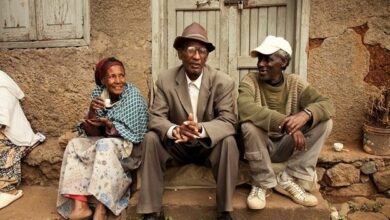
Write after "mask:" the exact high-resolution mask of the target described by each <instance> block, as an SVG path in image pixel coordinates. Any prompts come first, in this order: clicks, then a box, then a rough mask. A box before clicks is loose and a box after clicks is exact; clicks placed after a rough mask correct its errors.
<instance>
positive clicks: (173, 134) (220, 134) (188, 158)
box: [137, 23, 239, 219]
mask: <svg viewBox="0 0 390 220" xmlns="http://www.w3.org/2000/svg"><path fill="white" fill-rule="evenodd" d="M173 47H174V48H175V49H176V50H177V53H178V57H179V59H180V60H181V61H182V64H181V65H180V66H177V67H174V68H172V69H169V70H167V71H165V72H162V73H160V74H159V79H158V80H157V82H156V87H157V90H156V94H155V97H154V103H153V105H152V106H151V108H150V113H149V130H150V131H149V132H148V133H147V134H146V135H145V138H144V141H143V143H142V146H143V164H142V166H141V172H142V175H141V190H140V197H139V201H138V207H137V212H138V213H140V214H143V215H144V218H143V219H164V213H163V211H162V196H163V191H164V179H163V172H164V170H165V169H166V167H169V166H181V165H184V164H189V163H195V164H198V165H204V166H207V167H210V168H211V169H212V172H213V175H214V178H215V181H216V200H217V211H218V214H217V219H232V218H231V216H230V212H231V211H233V208H232V197H233V193H234V190H235V184H236V178H237V173H238V158H239V152H238V148H237V145H236V141H235V139H234V137H233V135H234V134H235V126H236V123H237V118H236V115H235V114H234V111H233V102H234V100H233V95H232V94H233V93H234V92H233V91H234V82H233V81H232V79H230V78H229V77H228V75H227V74H225V73H223V72H221V71H218V70H216V69H213V68H212V67H210V66H208V65H206V61H207V57H208V55H209V53H210V52H211V51H213V50H214V49H215V47H214V45H213V44H212V43H210V42H209V41H208V39H207V32H206V30H205V29H204V28H203V27H202V26H201V25H200V24H198V23H192V24H191V25H189V26H187V27H186V28H185V29H184V31H183V33H182V35H181V36H178V37H176V39H175V42H174V44H173ZM184 199H185V198H184Z"/></svg>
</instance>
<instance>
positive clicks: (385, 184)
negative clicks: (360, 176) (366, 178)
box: [373, 170, 390, 192]
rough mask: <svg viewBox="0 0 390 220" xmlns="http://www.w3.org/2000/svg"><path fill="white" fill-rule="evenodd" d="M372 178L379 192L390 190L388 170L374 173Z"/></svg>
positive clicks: (389, 172) (389, 173) (389, 171)
mask: <svg viewBox="0 0 390 220" xmlns="http://www.w3.org/2000/svg"><path fill="white" fill-rule="evenodd" d="M373 177H374V182H375V185H376V187H377V188H378V191H379V192H384V191H387V190H389V189H390V170H385V171H379V172H376V173H375V174H374V175H373Z"/></svg>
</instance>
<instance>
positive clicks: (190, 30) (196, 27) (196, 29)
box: [173, 22, 215, 52]
mask: <svg viewBox="0 0 390 220" xmlns="http://www.w3.org/2000/svg"><path fill="white" fill-rule="evenodd" d="M188 40H196V41H200V42H202V43H204V44H205V45H206V48H207V50H208V51H209V52H211V51H213V50H214V49H215V47H214V45H213V44H212V43H211V42H209V40H208V39H207V31H206V30H205V29H204V28H203V27H202V26H201V25H200V24H198V23H196V22H194V23H192V24H190V25H188V26H187V27H186V28H184V30H183V33H182V34H181V36H177V37H176V39H175V42H174V43H173V47H174V48H175V49H176V50H178V49H180V48H181V47H182V45H183V43H184V42H186V41H188Z"/></svg>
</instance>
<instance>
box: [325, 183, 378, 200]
mask: <svg viewBox="0 0 390 220" xmlns="http://www.w3.org/2000/svg"><path fill="white" fill-rule="evenodd" d="M328 194H329V195H331V196H337V197H352V196H372V195H375V194H376V190H375V186H374V185H373V184H372V183H371V182H368V183H356V184H353V185H350V186H346V187H341V188H338V189H333V190H332V191H330V192H328Z"/></svg>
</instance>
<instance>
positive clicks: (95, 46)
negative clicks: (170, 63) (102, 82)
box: [0, 0, 151, 136]
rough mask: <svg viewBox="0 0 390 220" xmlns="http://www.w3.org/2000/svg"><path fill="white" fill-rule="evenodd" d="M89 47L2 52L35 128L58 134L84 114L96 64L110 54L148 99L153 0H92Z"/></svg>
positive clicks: (1, 65) (1, 63)
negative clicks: (118, 61)
mask: <svg viewBox="0 0 390 220" xmlns="http://www.w3.org/2000/svg"><path fill="white" fill-rule="evenodd" d="M90 11H91V43H90V45H89V46H86V47H69V48H40V49H13V50H0V69H1V70H3V71H4V72H6V73H8V74H9V75H10V76H11V77H12V78H13V79H14V80H15V81H16V82H17V83H18V84H19V86H20V87H21V88H22V90H23V91H24V92H25V95H26V98H25V100H24V101H23V107H24V109H25V112H26V115H27V118H28V119H29V120H30V122H31V124H32V127H33V128H34V129H35V130H37V131H41V132H43V133H44V134H47V135H48V136H59V135H61V134H62V133H64V131H67V130H69V129H71V128H72V127H73V126H74V124H75V122H76V121H77V120H78V119H80V118H81V117H83V115H84V114H85V112H86V110H87V107H88V103H89V93H90V91H91V90H92V88H93V87H94V77H93V72H94V65H95V63H96V62H97V61H98V60H99V59H101V58H103V57H107V56H115V57H117V58H118V59H120V60H122V61H123V62H124V63H125V67H126V72H127V78H128V80H129V81H130V82H132V83H134V84H135V85H136V86H137V87H138V88H140V90H141V91H142V93H143V95H144V96H145V98H146V97H147V93H148V87H147V85H148V84H147V78H148V74H149V72H150V70H149V69H150V65H151V59H150V57H151V22H150V21H151V15H150V1H142V0H132V1H128V0H105V1H101V0H91V1H90Z"/></svg>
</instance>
